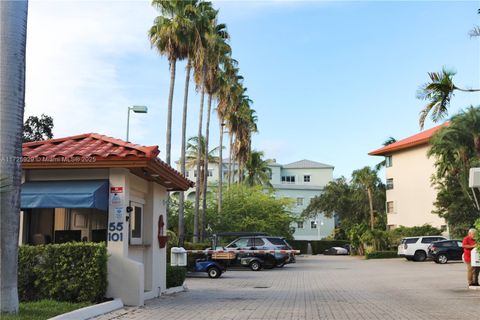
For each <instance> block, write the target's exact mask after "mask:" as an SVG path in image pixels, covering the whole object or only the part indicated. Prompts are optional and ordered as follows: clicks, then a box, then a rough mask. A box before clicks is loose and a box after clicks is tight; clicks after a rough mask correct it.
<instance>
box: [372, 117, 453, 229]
mask: <svg viewBox="0 0 480 320" xmlns="http://www.w3.org/2000/svg"><path fill="white" fill-rule="evenodd" d="M444 125H445V124H443V125H440V126H436V127H434V128H431V129H429V130H426V131H422V132H420V133H418V134H415V135H413V136H410V137H408V138H405V139H403V140H400V141H397V142H395V143H393V144H390V145H388V146H385V147H383V148H380V149H377V150H374V151H372V152H370V153H369V155H372V156H384V157H385V160H386V169H385V175H386V186H387V203H386V207H387V224H388V228H389V229H394V228H396V227H399V226H406V227H413V226H421V225H424V224H430V225H432V226H434V227H436V228H440V229H442V230H446V227H447V225H446V222H445V219H443V218H440V217H439V216H438V215H436V214H434V213H432V211H433V210H434V202H435V199H436V197H437V192H436V190H435V187H434V186H432V182H431V178H432V175H433V174H434V172H435V159H433V158H429V157H428V156H427V153H428V150H429V148H430V145H429V141H430V138H431V137H432V136H433V135H434V134H435V132H437V131H438V130H439V129H440V128H442V127H443V126H444Z"/></svg>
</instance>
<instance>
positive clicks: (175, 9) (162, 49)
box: [148, 0, 195, 165]
mask: <svg viewBox="0 0 480 320" xmlns="http://www.w3.org/2000/svg"><path fill="white" fill-rule="evenodd" d="M194 3H195V1H184V0H153V2H152V5H153V6H154V7H156V8H157V9H159V10H160V12H161V15H160V16H158V17H157V18H155V21H154V23H153V26H152V27H151V28H150V30H149V33H148V35H149V38H150V43H151V45H152V47H155V48H156V49H157V50H158V52H159V53H160V54H161V55H165V56H166V57H167V59H168V63H169V67H170V89H169V92H168V107H167V136H166V156H165V158H166V162H167V164H168V165H170V158H171V154H170V153H171V140H172V107H173V93H174V88H175V71H176V63H177V60H179V59H184V58H186V57H188V54H189V52H191V47H190V46H191V43H192V21H190V19H188V17H187V16H186V15H185V11H186V10H185V9H186V7H187V6H190V5H194Z"/></svg>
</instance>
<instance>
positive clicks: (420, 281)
mask: <svg viewBox="0 0 480 320" xmlns="http://www.w3.org/2000/svg"><path fill="white" fill-rule="evenodd" d="M465 273H466V271H465V267H464V265H463V264H462V263H449V264H447V265H436V264H435V263H433V262H423V263H416V262H408V261H406V260H403V259H387V260H368V261H366V260H360V259H358V258H353V257H331V256H314V257H300V258H299V259H298V263H297V264H294V265H287V266H286V267H285V268H283V269H275V270H268V271H260V272H253V271H249V270H248V269H245V270H239V271H228V272H227V273H225V274H224V275H222V277H221V278H220V279H208V278H206V275H204V274H200V275H199V276H198V277H195V278H188V279H187V282H186V283H187V286H188V287H189V289H190V291H189V292H183V293H178V294H174V295H171V296H163V297H161V298H158V299H154V300H151V301H149V302H148V303H147V304H146V306H145V307H141V308H126V309H123V310H119V311H116V312H114V313H111V314H108V315H105V316H102V317H100V318H98V319H102V320H105V319H121V320H130V319H136V320H147V319H169V320H203V319H205V320H207V319H208V320H217V319H218V320H220V319H221V320H244V319H251V320H260V319H262V320H273V319H281V320H283V319H291V320H297V319H298V320H300V319H354V320H356V319H381V320H387V319H408V320H413V319H449V320H451V319H456V320H457V319H458V320H460V319H466V320H467V319H468V320H478V319H480V291H472V290H468V289H467V288H466V285H465V282H466V280H465V278H466V275H465Z"/></svg>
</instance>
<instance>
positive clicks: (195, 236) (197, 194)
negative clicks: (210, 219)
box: [193, 85, 205, 243]
mask: <svg viewBox="0 0 480 320" xmlns="http://www.w3.org/2000/svg"><path fill="white" fill-rule="evenodd" d="M204 100H205V87H204V86H203V85H202V94H201V95H200V111H199V113H200V114H199V115H198V148H197V149H198V150H197V180H196V182H195V213H194V216H193V242H194V243H197V242H198V217H199V209H200V193H201V190H202V185H201V184H200V183H201V182H202V181H201V180H202V179H200V176H201V172H200V171H201V170H200V169H201V162H202V161H201V160H202V146H201V141H202V123H203V101H204ZM204 196H205V195H204Z"/></svg>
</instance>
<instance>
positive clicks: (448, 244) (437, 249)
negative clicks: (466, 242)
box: [428, 240, 463, 264]
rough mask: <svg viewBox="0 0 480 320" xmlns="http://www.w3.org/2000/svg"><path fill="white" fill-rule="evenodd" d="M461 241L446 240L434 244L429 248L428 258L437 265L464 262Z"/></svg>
mask: <svg viewBox="0 0 480 320" xmlns="http://www.w3.org/2000/svg"><path fill="white" fill-rule="evenodd" d="M462 255H463V248H462V241H461V240H444V241H437V242H433V243H432V244H431V245H430V246H429V247H428V256H429V257H431V258H432V259H433V261H435V262H436V263H440V264H445V263H447V262H448V261H450V260H460V261H461V260H462Z"/></svg>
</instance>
